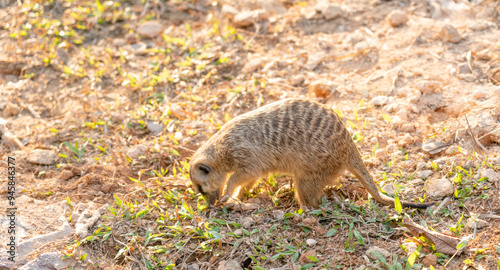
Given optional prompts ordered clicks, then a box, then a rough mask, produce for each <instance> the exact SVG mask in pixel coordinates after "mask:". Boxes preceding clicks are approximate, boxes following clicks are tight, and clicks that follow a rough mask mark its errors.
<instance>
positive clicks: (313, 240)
mask: <svg viewBox="0 0 500 270" xmlns="http://www.w3.org/2000/svg"><path fill="white" fill-rule="evenodd" d="M317 243H318V241H316V240H315V239H312V238H309V239H307V240H306V244H307V245H308V246H310V247H313V246H315V245H316V244H317Z"/></svg>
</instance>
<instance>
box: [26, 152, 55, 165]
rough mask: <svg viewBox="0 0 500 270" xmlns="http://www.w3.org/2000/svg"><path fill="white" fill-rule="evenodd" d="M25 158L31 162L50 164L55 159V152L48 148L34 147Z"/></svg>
mask: <svg viewBox="0 0 500 270" xmlns="http://www.w3.org/2000/svg"><path fill="white" fill-rule="evenodd" d="M27 159H28V161H29V162H30V163H33V164H39V165H51V164H53V163H54V161H55V160H56V153H54V152H53V151H50V150H43V149H35V150H33V151H32V152H31V153H30V154H29V155H28V158H27Z"/></svg>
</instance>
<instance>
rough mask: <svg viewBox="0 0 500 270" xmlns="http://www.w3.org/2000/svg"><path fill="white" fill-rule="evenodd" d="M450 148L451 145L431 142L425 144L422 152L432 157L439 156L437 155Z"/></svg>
mask: <svg viewBox="0 0 500 270" xmlns="http://www.w3.org/2000/svg"><path fill="white" fill-rule="evenodd" d="M448 146H450V144H444V143H442V142H430V143H426V144H423V145H422V150H424V151H425V152H427V153H429V154H431V155H434V154H437V153H439V152H441V151H443V150H445V149H446V148H448Z"/></svg>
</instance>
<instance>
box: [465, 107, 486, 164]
mask: <svg viewBox="0 0 500 270" xmlns="http://www.w3.org/2000/svg"><path fill="white" fill-rule="evenodd" d="M464 117H465V121H467V131H468V133H469V135H470V136H471V137H472V140H473V141H474V145H475V146H476V149H477V150H478V152H479V154H481V155H483V153H481V152H480V151H484V153H486V154H487V153H488V150H486V148H485V147H484V146H483V145H482V144H481V143H480V142H479V141H478V140H477V138H476V136H475V135H474V133H473V132H472V129H471V128H470V124H469V119H467V116H466V115H465V116H464ZM479 146H481V147H479ZM476 158H477V157H476ZM477 159H478V160H479V161H481V160H480V159H479V158H477Z"/></svg>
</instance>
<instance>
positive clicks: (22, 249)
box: [17, 217, 73, 256]
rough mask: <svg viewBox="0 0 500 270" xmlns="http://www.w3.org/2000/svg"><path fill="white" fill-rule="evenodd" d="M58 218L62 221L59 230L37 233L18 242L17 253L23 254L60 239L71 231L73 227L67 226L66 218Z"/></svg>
mask: <svg viewBox="0 0 500 270" xmlns="http://www.w3.org/2000/svg"><path fill="white" fill-rule="evenodd" d="M60 220H61V221H62V222H63V226H62V228H61V229H60V230H59V231H56V232H51V233H47V234H43V235H38V236H35V237H33V238H30V239H28V240H26V241H24V242H21V243H19V246H18V247H17V255H18V256H24V255H26V254H28V253H31V252H32V251H34V250H35V249H37V248H39V247H41V246H42V245H44V244H46V243H49V242H54V241H57V240H60V239H61V238H63V237H66V236H68V235H70V234H71V233H73V229H71V226H69V224H68V222H67V221H66V219H65V218H64V217H61V218H60Z"/></svg>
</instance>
